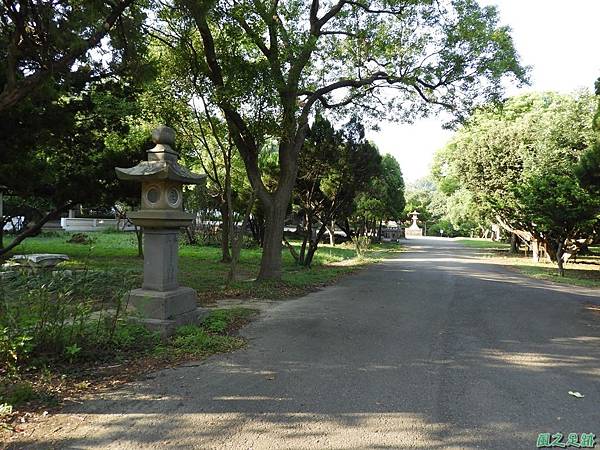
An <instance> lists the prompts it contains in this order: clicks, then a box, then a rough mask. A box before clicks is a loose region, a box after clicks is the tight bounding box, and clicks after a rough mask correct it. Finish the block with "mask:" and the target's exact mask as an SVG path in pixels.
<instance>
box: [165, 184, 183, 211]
mask: <svg viewBox="0 0 600 450" xmlns="http://www.w3.org/2000/svg"><path fill="white" fill-rule="evenodd" d="M167 202H168V203H169V206H171V207H172V208H177V207H178V206H179V203H180V202H181V195H180V194H179V189H177V188H174V187H172V188H169V190H168V191H167Z"/></svg>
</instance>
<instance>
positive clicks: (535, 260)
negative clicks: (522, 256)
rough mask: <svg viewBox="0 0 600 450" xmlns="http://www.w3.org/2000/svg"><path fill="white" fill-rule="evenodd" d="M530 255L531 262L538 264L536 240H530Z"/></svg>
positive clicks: (538, 244) (538, 245) (538, 254)
mask: <svg viewBox="0 0 600 450" xmlns="http://www.w3.org/2000/svg"><path fill="white" fill-rule="evenodd" d="M531 253H532V255H533V262H536V263H539V262H540V243H539V242H538V241H537V240H536V239H532V240H531Z"/></svg>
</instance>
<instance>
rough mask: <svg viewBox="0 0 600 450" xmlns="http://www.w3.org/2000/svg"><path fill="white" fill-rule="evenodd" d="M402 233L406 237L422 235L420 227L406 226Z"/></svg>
mask: <svg viewBox="0 0 600 450" xmlns="http://www.w3.org/2000/svg"><path fill="white" fill-rule="evenodd" d="M404 234H405V235H406V237H421V236H423V230H422V229H421V228H418V229H414V228H412V229H411V228H407V229H406V230H405V231H404Z"/></svg>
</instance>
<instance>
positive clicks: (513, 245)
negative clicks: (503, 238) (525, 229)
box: [510, 233, 519, 254]
mask: <svg viewBox="0 0 600 450" xmlns="http://www.w3.org/2000/svg"><path fill="white" fill-rule="evenodd" d="M510 252H511V253H513V254H515V253H519V244H518V239H517V235H516V234H515V233H511V235H510Z"/></svg>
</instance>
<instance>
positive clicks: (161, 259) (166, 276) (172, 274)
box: [142, 228, 179, 291]
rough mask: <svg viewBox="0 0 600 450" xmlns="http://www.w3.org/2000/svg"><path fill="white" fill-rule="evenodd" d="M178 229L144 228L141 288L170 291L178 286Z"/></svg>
mask: <svg viewBox="0 0 600 450" xmlns="http://www.w3.org/2000/svg"><path fill="white" fill-rule="evenodd" d="M178 236H179V230H178V229H176V228H173V229H158V228H156V229H155V228H148V229H144V283H143V284H142V288H143V289H149V290H154V291H172V290H175V289H177V288H178V287H179V284H178V282H177V269H178V260H179V255H178V253H177V239H178Z"/></svg>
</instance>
